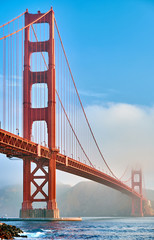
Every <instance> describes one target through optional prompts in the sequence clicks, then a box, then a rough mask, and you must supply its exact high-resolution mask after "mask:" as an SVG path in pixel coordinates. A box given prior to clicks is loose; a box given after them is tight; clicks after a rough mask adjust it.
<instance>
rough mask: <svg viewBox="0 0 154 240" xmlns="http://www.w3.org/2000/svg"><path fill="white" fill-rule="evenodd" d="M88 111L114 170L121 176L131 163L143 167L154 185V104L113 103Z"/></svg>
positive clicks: (146, 177) (102, 147)
mask: <svg viewBox="0 0 154 240" xmlns="http://www.w3.org/2000/svg"><path fill="white" fill-rule="evenodd" d="M86 113H87V115H88V119H89V121H90V123H91V125H92V128H93V130H94V133H95V136H96V139H97V140H98V143H99V145H100V147H101V149H102V152H103V154H104V155H105V158H106V160H107V162H108V164H109V165H110V166H111V169H113V171H114V172H115V173H116V174H117V175H119V177H120V175H121V174H122V172H123V171H124V169H125V167H127V165H128V164H129V165H131V166H133V167H136V166H138V167H140V166H141V167H142V169H143V173H144V175H145V179H146V185H147V187H151V188H154V147H153V146H154V107H144V106H136V105H130V104H124V103H118V104H115V103H109V104H107V105H106V106H98V105H93V106H88V107H87V108H86ZM148 179H149V180H148Z"/></svg>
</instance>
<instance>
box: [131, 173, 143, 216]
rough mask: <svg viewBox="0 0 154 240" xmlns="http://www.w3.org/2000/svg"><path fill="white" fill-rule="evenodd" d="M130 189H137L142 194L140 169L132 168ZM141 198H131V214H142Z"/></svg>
mask: <svg viewBox="0 0 154 240" xmlns="http://www.w3.org/2000/svg"><path fill="white" fill-rule="evenodd" d="M132 189H133V190H135V191H138V192H139V194H141V196H142V171H141V169H140V170H138V171H136V170H132ZM142 204H143V200H142V197H141V198H135V197H133V198H132V216H138V217H142V216H143V206H142Z"/></svg>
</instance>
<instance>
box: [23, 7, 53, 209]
mask: <svg viewBox="0 0 154 240" xmlns="http://www.w3.org/2000/svg"><path fill="white" fill-rule="evenodd" d="M41 15H43V14H41V13H40V12H38V14H29V13H28V11H27V12H26V14H25V25H28V24H29V23H31V22H33V21H34V20H36V19H37V18H38V17H40V16H41ZM44 22H46V23H48V24H49V32H50V34H49V40H48V41H45V42H38V41H37V42H31V41H30V39H29V27H27V28H26V29H25V43H24V44H25V45H24V47H25V56H24V84H23V86H24V87H23V96H24V103H23V105H24V111H23V112H24V116H23V119H24V120H23V121H24V122H23V131H24V138H26V139H28V140H30V139H31V135H32V124H33V122H34V121H40V120H45V121H46V123H47V129H48V146H49V149H51V150H52V154H50V159H49V161H48V178H45V181H44V183H42V185H41V186H38V184H36V182H35V181H34V178H33V177H32V176H31V161H32V159H29V158H28V159H25V158H24V165H23V171H24V180H23V184H24V186H23V189H24V191H23V195H24V196H23V205H22V208H23V209H24V210H25V209H31V208H32V202H34V201H35V200H36V199H34V197H35V196H36V195H37V193H38V192H41V193H42V195H43V196H44V197H45V201H47V209H49V210H50V209H51V210H52V209H56V208H57V207H56V154H57V152H58V151H57V150H56V94H55V93H56V92H55V86H56V79H55V46H54V12H53V10H51V11H50V12H49V13H48V14H47V15H46V16H45V17H44V18H43V19H40V20H39V21H38V22H37V23H44ZM42 51H46V52H48V57H49V66H48V70H47V71H45V72H31V71H30V56H31V54H32V53H33V52H42ZM42 82H43V83H46V84H47V87H48V106H47V107H46V108H32V107H31V89H32V85H33V84H35V83H42ZM44 113H45V114H44ZM35 163H36V169H39V167H40V168H41V170H42V166H40V165H39V164H38V162H37V161H35ZM40 178H41V176H40ZM46 182H48V196H46V195H45V194H44V191H43V187H44V185H45V184H46ZM31 183H33V184H34V185H35V187H36V189H37V190H36V192H35V194H33V195H32V196H31ZM37 201H38V199H37Z"/></svg>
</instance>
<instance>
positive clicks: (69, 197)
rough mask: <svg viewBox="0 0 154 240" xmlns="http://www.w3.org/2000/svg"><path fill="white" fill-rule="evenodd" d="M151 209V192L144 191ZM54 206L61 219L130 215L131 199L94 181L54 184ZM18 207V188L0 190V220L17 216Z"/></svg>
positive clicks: (19, 203) (20, 193)
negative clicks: (149, 201)
mask: <svg viewBox="0 0 154 240" xmlns="http://www.w3.org/2000/svg"><path fill="white" fill-rule="evenodd" d="M146 193H147V194H146V195H147V198H148V199H150V200H151V202H152V206H153V208H154V191H153V190H147V191H146ZM57 203H58V208H59V210H60V215H61V216H62V217H64V216H67V217H71V216H85V217H89V216H130V213H131V198H129V197H127V196H126V195H124V194H122V193H120V192H118V191H116V190H113V189H111V188H108V187H106V186H103V185H101V184H98V183H95V182H90V181H87V182H80V183H78V184H77V185H75V186H73V187H71V186H69V185H64V184H57ZM21 204H22V186H21V185H13V186H7V187H5V188H1V189H0V217H4V216H9V217H18V216H19V210H20V208H21Z"/></svg>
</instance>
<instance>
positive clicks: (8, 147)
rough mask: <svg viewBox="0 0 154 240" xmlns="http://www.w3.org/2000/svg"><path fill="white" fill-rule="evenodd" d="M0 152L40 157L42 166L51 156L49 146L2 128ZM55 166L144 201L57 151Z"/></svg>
mask: <svg viewBox="0 0 154 240" xmlns="http://www.w3.org/2000/svg"><path fill="white" fill-rule="evenodd" d="M0 153H2V154H6V155H7V156H8V157H18V158H21V159H23V160H24V159H25V158H30V160H31V161H33V160H34V161H36V160H37V161H39V159H41V160H44V166H47V165H48V160H49V159H50V158H51V150H50V149H49V148H47V147H44V146H40V145H38V144H36V143H34V142H32V141H29V140H27V139H24V138H22V137H20V136H18V135H15V134H12V133H10V132H7V131H5V130H3V129H0ZM56 168H57V169H58V170H61V171H64V172H68V173H71V174H74V175H77V176H81V177H84V178H86V179H90V180H92V181H95V182H98V183H101V184H103V185H106V186H108V187H111V188H113V189H116V190H118V191H120V192H122V193H124V194H126V195H128V196H130V197H135V198H138V199H139V198H142V200H143V201H146V199H145V198H144V197H143V196H142V195H140V194H139V193H138V192H136V191H134V190H133V189H132V188H130V187H129V186H127V185H126V184H124V183H123V182H121V181H120V180H117V179H115V178H113V177H111V176H109V175H107V174H105V173H103V172H101V171H99V170H97V169H95V168H93V167H90V166H88V165H86V164H84V163H81V162H79V161H76V160H74V159H73V158H70V157H66V156H65V155H62V154H60V153H57V158H56Z"/></svg>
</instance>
